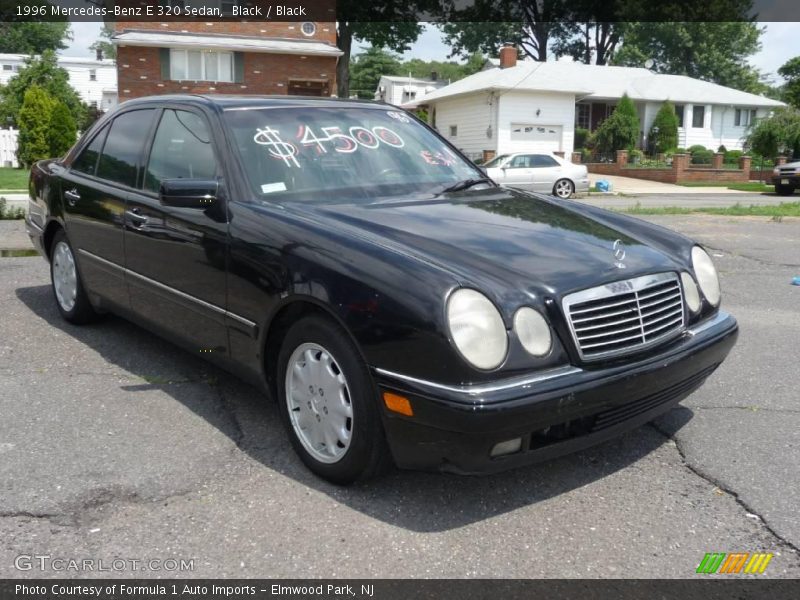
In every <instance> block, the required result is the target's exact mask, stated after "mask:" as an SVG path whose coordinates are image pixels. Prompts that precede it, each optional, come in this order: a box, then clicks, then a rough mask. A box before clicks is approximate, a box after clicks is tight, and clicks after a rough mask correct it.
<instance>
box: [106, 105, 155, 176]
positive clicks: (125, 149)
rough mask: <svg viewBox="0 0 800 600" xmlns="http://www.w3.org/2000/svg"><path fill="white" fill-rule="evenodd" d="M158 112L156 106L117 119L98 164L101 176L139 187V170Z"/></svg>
mask: <svg viewBox="0 0 800 600" xmlns="http://www.w3.org/2000/svg"><path fill="white" fill-rule="evenodd" d="M154 112H155V111H154V110H153V109H145V110H134V111H131V112H127V113H124V114H122V115H120V116H118V117H117V118H116V119H114V122H113V123H112V124H111V129H110V130H109V132H108V138H107V139H106V145H105V147H104V148H103V154H101V155H100V162H99V163H98V165H97V176H98V177H101V178H102V179H108V180H109V181H114V182H116V183H121V184H123V185H127V186H130V187H135V186H136V169H137V167H138V166H139V158H140V157H141V154H142V149H143V148H144V142H145V139H146V138H147V134H148V132H149V130H150V123H151V121H152V119H153V114H154Z"/></svg>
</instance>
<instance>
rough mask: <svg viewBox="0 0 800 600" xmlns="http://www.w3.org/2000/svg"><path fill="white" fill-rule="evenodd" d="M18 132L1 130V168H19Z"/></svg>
mask: <svg viewBox="0 0 800 600" xmlns="http://www.w3.org/2000/svg"><path fill="white" fill-rule="evenodd" d="M17 133H18V132H17V130H16V129H0V167H15V168H16V167H18V166H19V163H17Z"/></svg>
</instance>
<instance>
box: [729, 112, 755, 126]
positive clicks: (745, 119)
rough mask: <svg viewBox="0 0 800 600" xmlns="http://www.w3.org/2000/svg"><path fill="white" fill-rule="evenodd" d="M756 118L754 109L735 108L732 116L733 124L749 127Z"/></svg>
mask: <svg viewBox="0 0 800 600" xmlns="http://www.w3.org/2000/svg"><path fill="white" fill-rule="evenodd" d="M755 120H756V111H755V109H749V108H737V109H736V114H735V115H734V117H733V124H734V125H735V126H736V127H749V126H750V125H752V124H753V123H754V122H755Z"/></svg>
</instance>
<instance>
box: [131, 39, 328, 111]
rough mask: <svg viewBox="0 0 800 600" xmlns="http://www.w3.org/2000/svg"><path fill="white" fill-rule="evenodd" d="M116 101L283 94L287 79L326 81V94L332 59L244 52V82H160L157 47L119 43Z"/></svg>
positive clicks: (287, 89)
mask: <svg viewBox="0 0 800 600" xmlns="http://www.w3.org/2000/svg"><path fill="white" fill-rule="evenodd" d="M117 72H118V82H117V85H118V91H119V99H120V102H121V101H123V100H129V99H131V98H139V97H141V96H150V95H154V94H172V93H179V94H180V93H182V94H209V93H211V94H287V93H289V85H290V80H301V81H315V80H321V79H327V80H328V90H327V94H328V95H329V94H330V93H332V92H334V91H335V81H336V58H335V57H330V56H308V57H306V58H301V57H299V56H296V55H286V54H266V53H257V52H246V53H244V81H243V82H242V83H215V82H211V81H194V82H192V81H163V80H162V79H161V61H160V58H159V49H158V48H142V47H136V46H120V47H119V48H118V49H117Z"/></svg>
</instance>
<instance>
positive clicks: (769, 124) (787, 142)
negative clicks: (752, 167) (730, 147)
mask: <svg viewBox="0 0 800 600" xmlns="http://www.w3.org/2000/svg"><path fill="white" fill-rule="evenodd" d="M745 146H746V148H747V149H748V150H751V151H753V152H754V153H756V154H758V155H760V156H763V157H766V158H772V157H774V156H777V155H778V154H779V153H780V154H790V155H791V156H798V155H800V111H798V110H797V109H794V108H778V109H776V110H775V111H774V112H773V113H772V114H771V115H770V116H768V117H764V118H763V119H759V120H758V121H756V124H755V125H753V126H752V127H751V128H750V131H749V132H748V134H747V138H746V141H745Z"/></svg>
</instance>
